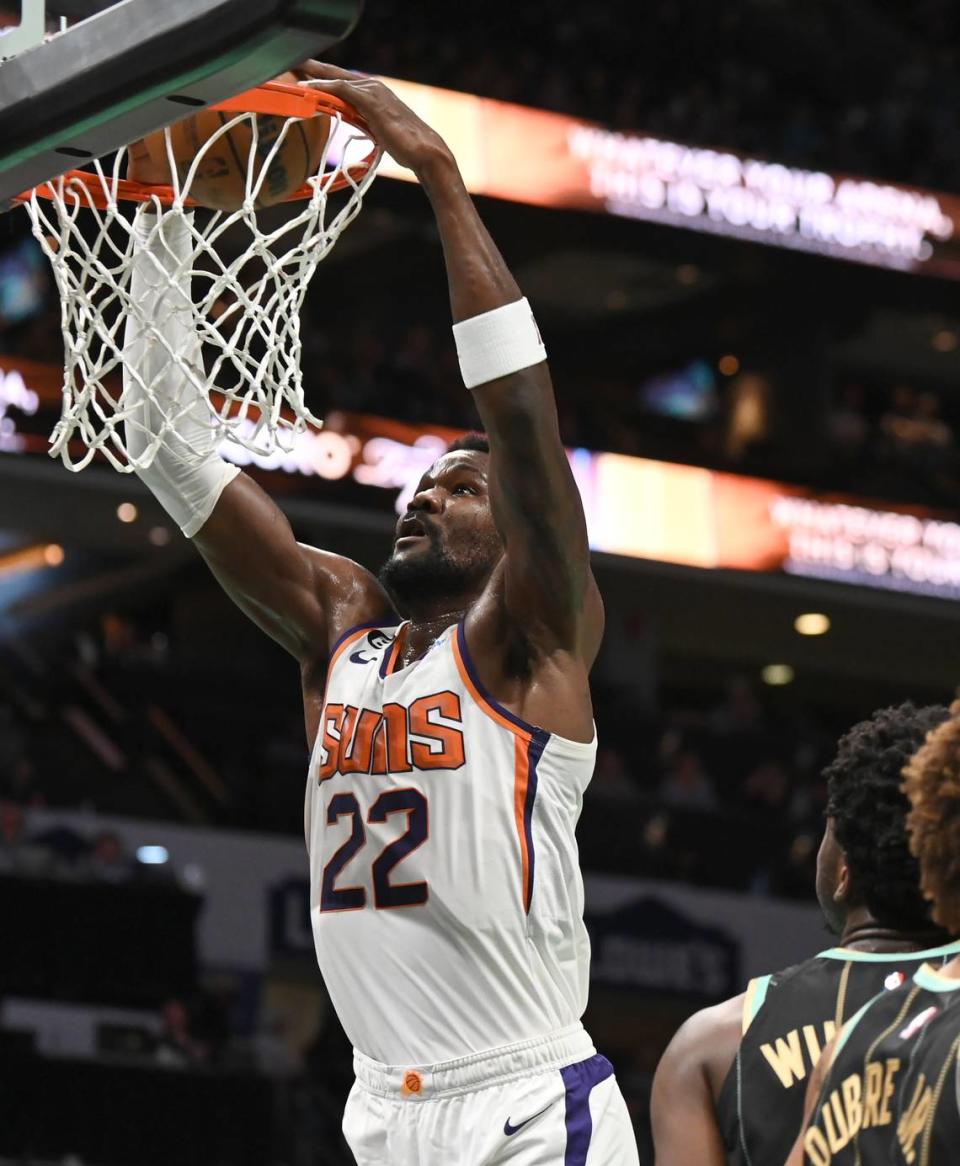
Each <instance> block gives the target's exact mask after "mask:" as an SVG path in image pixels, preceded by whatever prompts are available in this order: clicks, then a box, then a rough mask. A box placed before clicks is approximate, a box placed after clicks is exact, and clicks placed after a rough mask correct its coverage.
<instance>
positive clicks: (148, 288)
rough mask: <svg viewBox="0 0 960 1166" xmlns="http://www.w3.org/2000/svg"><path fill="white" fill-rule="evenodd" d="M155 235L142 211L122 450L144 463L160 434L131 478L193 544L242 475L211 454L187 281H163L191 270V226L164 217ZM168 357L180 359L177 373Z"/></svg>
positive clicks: (212, 436)
mask: <svg viewBox="0 0 960 1166" xmlns="http://www.w3.org/2000/svg"><path fill="white" fill-rule="evenodd" d="M157 228H158V220H157V217H156V215H155V214H154V212H153V210H152V208H151V207H149V206H145V207H141V208H140V209H139V210H138V211H137V215H136V219H135V221H134V224H133V230H134V234H135V238H136V241H137V243H136V246H137V254H136V257H135V259H134V263H133V271H132V274H131V281H130V295H131V299H132V303H133V305H134V306H133V308H132V310H131V311H130V313H129V314H128V316H127V320H126V323H125V332H124V354H123V356H124V359H123V397H122V400H121V405H122V408H123V409H124V412H125V414H126V417H127V421H126V422H125V429H126V435H125V436H126V447H127V450H128V452H129V454H130V457H131V459H137V458H141V457H143V455H144V453H145V451H146V450H147V449H148V448H149V447H150V446H151V445H152V444H153V443H154V441H155V439H156V437H157V435H158V434H160V433H163V434H164V435H163V440H162V442H161V443H160V445H159V446H158V448H157V451H156V455H155V456H154V459H153V461H152V462H151V464H150V465H149V467H147V468H146V469H137V470H136V474H137V477H138V478H139V479H140V480H141V481H142V482H143V483H144V484H145V485H146V486H147V487H148V488H149V489H150V491H151V492H152V493H153V494H154V496H155V497H156V499H157V501H158V502H159V503H160V505H161V506H162V507H163V508H164V510H166V512H167V513H168V514H169V515H170V517H171V518H172V519H173V521H174V522H175V523H176V524H177V526H179V527H180V529H181V530H182V531H183V533H184V534H185V535H186V536H187V538H192V537H193V536H194V535H195V534H196V533H197V531H199V530H200V528H201V527H202V526H203V524H204V523H205V522H206V521H207V519H208V518H209V517H210V515H211V514H212V513H213V508H214V506H216V504H217V501H218V499H219V498H220V495H221V494H222V493H223V490H224V487H225V486H226V485H227V483H228V482H231V481H233V479H234V478H235V477H236V476H237V474H239V473H240V470H239V468H238V467H237V466H231V465H228V463H227V462H225V461H223V459H222V458H221V457H220V455H219V454H218V453H217V444H218V440H217V433H216V430H215V428H214V425H213V418H212V415H211V412H210V407H209V405H208V403H207V399H206V393H205V391H204V387H203V386H204V382H205V376H204V372H203V358H202V355H201V351H200V338H199V336H198V335H197V330H196V325H195V324H194V323H193V322H192V314H191V308H190V299H189V297H190V281H189V279H188V278H186V279H185V281H184V283H185V286H184V285H181V284H174V285H173V286H171V282H170V280H169V278H168V277H169V275H171V274H173V273H175V272H176V271H177V269H178V268H179V267H180V266H181V265H183V264H186V267H187V270H189V266H190V265H189V262H188V260H189V258H190V256H191V254H192V243H191V235H190V222H189V219H187V218H186V217H185V216H184V215H182V214H178V213H176V212H173V213H170V214H169V215H165V216H163V217H162V218H161V219H160V221H159V229H157ZM143 319H150V320H151V321H152V322H153V326H154V327H157V326H159V327H160V329H161V330H162V334H163V338H164V339H165V340H166V342H167V344H168V345H169V348H170V351H168V350H167V348H166V347H165V346H164V345H163V344H162V343H158V342H157V340H156V339H150V338H149V337H147V336H145V335H144V329H143V327H142V325H141V320H143ZM171 352H172V353H176V354H177V355H178V356H179V358H180V359H181V361H182V366H181V365H180V364H178V363H177V361H176V360H175V359H174V358H173V357H172V356H171ZM148 388H149V392H148ZM171 421H172V425H171ZM168 426H169V428H166V430H165V427H168ZM164 430H165V431H164Z"/></svg>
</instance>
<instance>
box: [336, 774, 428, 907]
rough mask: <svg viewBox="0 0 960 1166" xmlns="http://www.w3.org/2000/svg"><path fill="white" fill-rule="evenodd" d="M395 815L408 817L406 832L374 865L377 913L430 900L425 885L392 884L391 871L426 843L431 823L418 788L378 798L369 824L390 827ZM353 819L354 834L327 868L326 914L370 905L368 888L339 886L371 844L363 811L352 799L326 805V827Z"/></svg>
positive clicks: (338, 797)
mask: <svg viewBox="0 0 960 1166" xmlns="http://www.w3.org/2000/svg"><path fill="white" fill-rule="evenodd" d="M392 814H406V815H407V828H406V830H405V831H404V832H403V833H402V834H401V835H400V837H399V838H395V839H394V841H393V842H390V843H388V844H387V845H386V846H385V847H384V848H383V850H382V851H381V852H380V854H379V855H378V857H377V858H375V859H374V860H373V868H372V870H373V898H374V903H375V905H376V906H377V907H378V908H384V907H415V906H417V905H418V904H419V903H425V902H426V901H427V884H426V883H392V882H391V881H390V872H391V871H392V870H393V868H394V867H395V866H396V865H397V864H398V863H401V862H403V860H404V859H405V858H406V857H407V856H408V855H410V854H412V853H413V851H415V850H416V849H417V847H418V846H421V845H422V844H423V843H424V842H426V840H427V835H428V834H429V832H430V819H429V815H428V813H427V799H426V798H425V797H424V796H423V794H422V793H421V792H420V791H419V790H416V789H388V790H384V792H383V793H382V794H381V795H380V796H379V797H378V798H377V800H376V801H375V802H374V803H373V805H372V806H371V807H370V810H369V812H368V814H367V822H368V823H370V822H386V820H387V819H388V818H389V817H390V816H391V815H392ZM346 817H349V818H350V835H349V837H348V838H347V840H346V841H345V842H344V843H342V844H341V846H339V847H338V849H337V850H336V851H335V853H334V854H333V856H332V858H331V859H330V861H329V862H328V863H327V865H326V866H325V867H324V868H323V881H322V883H321V885H320V910H321V911H356V910H359V909H360V908H361V907H365V906H366V905H367V892H366V888H365V887H338V886H337V877H338V875H339V874H340V872H341V871H342V870H343V868H344V867H345V866H346V865H347V863H348V862H349V861H350V860H351V858H353V856H354V855H355V854H356V853H357V851H358V850H359V849H360V847H361V846H363V844H364V842H365V841H366V832H365V831H364V828H363V812H362V811H361V809H360V805H359V803H358V802H357V799H356V798H355V797H354V795H353V794H349V793H343V794H334V796H333V797H332V798H331V799H330V805H329V806H327V825H328V826H335V825H336V824H337V822H339V821H340V819H341V818H346Z"/></svg>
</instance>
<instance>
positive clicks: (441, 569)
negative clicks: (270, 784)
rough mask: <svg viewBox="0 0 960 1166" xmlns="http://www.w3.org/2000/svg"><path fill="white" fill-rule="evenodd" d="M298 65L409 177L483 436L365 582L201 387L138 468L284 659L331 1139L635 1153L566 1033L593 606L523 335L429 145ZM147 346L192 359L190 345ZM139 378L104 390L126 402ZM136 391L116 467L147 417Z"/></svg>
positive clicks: (143, 356)
mask: <svg viewBox="0 0 960 1166" xmlns="http://www.w3.org/2000/svg"><path fill="white" fill-rule="evenodd" d="M304 71H305V73H306V74H307V75H308V76H310V77H311V78H315V79H317V80H318V81H320V82H321V84H322V85H323V87H324V88H325V89H326V90H327V91H329V92H330V93H332V94H333V95H335V96H336V97H340V98H343V99H344V100H346V101H347V102H349V103H350V104H351V105H353V106H354V107H355V108H356V109H357V110H359V112H360V113H361V114H362V115H363V117H364V118H365V119H366V121H367V123H368V125H369V127H370V129H371V131H372V134H373V136H374V137H375V138H376V140H377V141H378V142H379V144H380V145H381V146H383V147H384V148H385V149H386V150H388V151H389V153H390V154H391V155H392V156H393V157H394V158H395V159H396V161H397V162H399V163H400V164H401V165H404V166H407V167H409V168H410V169H411V170H412V171H413V172H414V173H415V174H416V175H417V177H418V178H419V180H420V183H421V185H422V186H423V189H424V191H425V192H426V194H427V196H428V198H429V200H430V202H431V204H432V206H433V211H434V214H435V217H436V223H437V227H438V230H439V234H440V238H441V240H442V244H443V252H444V258H445V262H446V269H447V277H448V282H449V289H450V301H451V306H452V311H453V318H454V321H455V325H454V333H455V338H456V343H457V349H458V355H459V358H460V364H461V369H462V371H463V375H464V380H465V383H466V385H467V386H468V387H469V388H472V389H473V390H474V399H475V401H476V404H477V408H478V410H479V412H480V416H481V419H482V421H483V424H484V426H485V428H486V432H487V437H486V438H482V439H481V438H476V437H475V438H470V439H467V440H465V441H463V442H459V443H457V444H455V445H454V446H452V447H451V449H450V450H449V451H448V452H447V453H446V454H444V456H442V457H441V458H439V459H438V460H437V462H436V463H435V464H434V465H433V466H432V467H431V468H430V470H429V471H428V472H427V473H426V474H425V475H424V477H423V478H422V479H421V481H420V483H419V486H418V487H417V490H416V493H415V494H414V496H413V499H412V501H411V503H410V505H409V508H408V510H407V512H406V514H404V516H403V517H402V518H401V519H400V521H399V523H398V525H397V532H396V540H395V543H394V547H393V552H392V554H391V555H390V558H389V559H388V560H387V563H386V565H385V566H384V568H383V570H382V571H381V573H380V577H379V579H377V578H376V577H374V576H373V575H372V574H370V572H369V571H367V570H365V569H364V568H363V567H361V566H359V565H358V564H356V563H354V562H351V561H349V560H347V559H345V558H342V557H340V556H339V555H334V554H330V553H327V552H324V551H320V550H315V549H313V548H310V547H304V546H301V545H299V544H298V543H297V542H296V540H295V539H294V536H293V534H292V532H291V529H290V526H289V524H288V523H287V521H286V519H285V518H284V516H283V515H282V513H281V512H280V510H279V509H278V508H277V507H276V506H275V505H274V503H273V502H272V501H271V500H270V499H269V498H268V496H267V495H266V494H265V493H264V492H263V491H262V490H261V489H260V488H259V487H258V486H257V485H256V484H255V483H254V482H253V481H252V480H251V479H250V478H249V477H247V476H246V475H243V474H239V473H238V472H237V471H236V470H235V469H234V468H230V467H227V466H226V465H225V464H224V463H223V462H222V461H221V460H220V459H219V457H218V456H217V455H216V453H215V451H214V449H213V438H212V435H211V434H210V432H209V426H208V423H207V421H206V417H205V412H204V411H205V405H204V403H203V402H201V401H198V402H197V405H196V408H194V409H193V410H192V411H188V412H187V413H186V414H184V415H183V416H182V417H181V419H180V421H179V422H178V426H177V439H176V440H174V441H168V442H167V444H166V446H165V447H164V448H162V449H161V451H160V454H159V456H158V457H157V459H156V461H155V462H154V463H153V465H152V467H151V468H150V469H149V470H147V471H144V472H143V473H142V474H141V476H142V477H143V479H144V481H145V482H146V483H147V485H148V486H150V488H151V489H152V490H153V491H154V492H155V494H156V495H157V497H158V499H159V500H160V502H161V503H162V504H163V505H164V506H165V507H166V509H167V510H168V512H169V513H170V514H171V516H172V517H173V518H174V519H175V520H176V521H177V522H178V524H179V525H180V526H181V528H182V529H183V531H184V533H186V534H187V535H188V536H190V537H192V538H193V540H194V542H195V544H196V546H197V548H198V550H199V551H200V553H201V554H202V555H203V557H204V558H205V559H206V561H207V562H208V564H209V565H210V567H211V569H212V571H213V573H214V575H215V576H216V577H217V579H218V580H219V581H220V583H221V584H222V585H223V587H224V588H225V590H226V591H227V592H228V594H229V595H230V596H231V597H232V598H233V599H234V600H235V602H236V603H237V604H238V605H239V606H240V607H241V608H242V609H243V610H244V611H245V612H246V613H247V614H248V615H249V616H250V617H251V618H252V619H253V620H254V621H255V622H256V623H257V624H259V626H260V627H261V628H263V629H264V631H266V632H267V633H268V634H269V635H271V636H272V637H273V638H274V639H276V640H277V641H278V642H279V643H280V644H282V645H283V646H284V647H285V648H287V649H288V651H289V652H290V653H291V654H292V655H293V656H295V657H296V659H297V660H298V662H299V665H300V670H301V676H302V686H303V701H304V710H305V715H306V725H307V733H308V736H309V740H310V744H311V746H312V756H311V760H310V767H309V773H308V782H307V795H306V833H307V843H308V849H309V855H310V873H311V909H312V921H313V930H314V936H315V940H316V948H317V955H318V958H319V962H320V966H321V969H322V971H323V975H324V979H325V981H326V983H327V987H328V989H329V991H330V995H331V998H332V1000H333V1003H334V1006H335V1008H336V1011H337V1014H338V1016H339V1017H340V1020H341V1021H342V1023H343V1025H344V1028H345V1029H346V1032H347V1035H348V1036H349V1038H350V1039H351V1041H352V1042H353V1044H354V1046H355V1049H356V1053H355V1069H356V1076H357V1081H356V1084H355V1086H354V1089H353V1091H352V1093H351V1095H350V1100H349V1102H348V1106H347V1111H346V1115H345V1118H344V1131H345V1134H346V1137H347V1140H348V1142H349V1144H350V1146H351V1148H352V1150H353V1152H354V1154H355V1156H356V1158H357V1161H358V1162H359V1163H360V1164H361V1166H374V1164H376V1166H384V1164H387V1163H393V1164H396V1166H406V1164H411V1166H412V1164H413V1163H417V1164H418V1166H433V1164H436V1166H453V1164H456V1166H471V1164H477V1166H480V1164H481V1163H483V1164H484V1166H496V1164H498V1163H501V1162H503V1163H506V1162H508V1161H509V1162H510V1163H516V1164H518V1166H519V1164H522V1166H541V1164H542V1166H548V1164H550V1166H561V1164H563V1166H584V1164H588V1166H631V1164H634V1163H636V1162H637V1160H638V1159H637V1151H636V1144H635V1142H634V1138H633V1133H632V1129H631V1125H630V1120H629V1117H628V1114H627V1110H626V1106H625V1104H624V1101H623V1098H622V1097H621V1095H620V1092H619V1089H618V1087H617V1084H616V1081H615V1079H614V1077H613V1070H612V1067H611V1066H610V1064H609V1062H607V1061H606V1060H605V1059H604V1058H603V1057H600V1056H597V1055H596V1052H595V1050H594V1048H593V1045H592V1043H591V1041H590V1038H589V1037H588V1036H587V1034H586V1032H585V1031H584V1029H583V1027H582V1025H581V1023H580V1016H581V1014H582V1012H583V1009H584V1007H585V1003H586V995H587V982H588V968H589V944H588V940H587V935H586V931H585V929H584V925H583V921H582V909H583V891H582V882H581V878H580V873H579V869H578V865H577V852H576V844H575V840H574V828H575V825H576V821H577V817H578V815H579V811H580V804H581V798H582V795H583V791H584V789H585V788H586V785H587V783H588V782H589V780H590V776H591V772H592V768H593V761H594V755H595V749H596V743H595V738H594V728H593V717H592V712H591V703H590V691H589V686H588V679H587V678H588V673H589V670H590V667H591V664H592V663H593V660H594V657H595V656H596V653H597V650H598V647H599V643H600V637H601V634H602V628H603V609H602V604H601V600H600V596H599V593H598V590H597V587H596V584H595V582H594V579H593V576H592V574H591V571H590V562H589V553H588V545H587V534H586V526H585V522H584V515H583V510H582V507H581V502H580V498H579V495H578V492H577V489H576V486H575V483H574V480H573V476H572V474H571V472H570V468H569V465H568V463H567V459H566V456H565V453H564V450H563V446H562V444H561V442H560V437H559V432H558V427H557V417H556V409H555V405H554V399H553V391H552V388H551V383H550V377H549V373H548V370H547V365H546V363H545V359H546V353H545V350H544V346H543V343H542V341H541V338H540V335H539V333H538V331H537V328H536V325H535V323H534V320H533V317H532V315H531V312H530V309H529V307H528V305H527V303H526V301H525V300H523V299H522V298H521V295H520V291H519V289H518V287H517V285H516V283H515V281H514V279H513V277H512V275H511V274H510V272H509V270H508V269H507V267H506V265H505V263H504V261H503V259H502V257H501V255H500V253H499V251H498V250H497V248H496V246H495V245H494V243H493V241H492V240H491V238H490V236H489V235H488V234H487V231H486V230H485V228H484V226H483V224H482V223H481V221H480V218H479V216H478V214H477V212H476V210H475V208H474V206H473V203H472V201H471V199H470V197H469V196H468V194H467V192H466V189H465V187H464V185H463V181H462V179H461V177H460V174H459V171H458V169H457V166H456V163H455V161H454V159H453V156H452V155H451V153H450V150H449V149H448V147H447V146H446V145H445V143H444V142H443V141H442V140H441V139H440V138H439V137H438V136H437V134H435V133H434V132H433V131H432V130H430V129H429V128H428V127H427V126H426V125H425V124H424V123H423V122H422V121H420V119H419V118H417V117H416V116H415V115H414V114H413V113H412V112H411V111H410V110H409V109H408V108H407V107H406V106H405V105H403V104H402V103H401V102H400V101H399V100H398V99H397V98H396V97H395V96H394V95H393V94H392V93H391V92H390V91H389V90H388V89H386V88H385V87H384V86H382V85H381V84H379V83H378V82H376V81H373V80H370V79H366V78H362V77H359V76H357V75H355V74H351V73H348V72H345V71H344V70H341V69H336V68H333V67H330V66H325V65H319V64H316V63H313V62H311V63H309V64H308V65H307V66H305V68H304ZM145 237H146V236H145V233H144V234H142V235H141V239H143V238H145ZM187 245H188V241H186V240H181V239H179V238H178V237H177V231H176V230H175V229H174V228H173V227H172V228H171V230H170V232H169V233H167V234H166V235H165V236H164V245H163V247H157V248H156V253H151V254H141V255H139V256H138V261H137V267H136V269H135V272H134V279H135V285H134V295H135V296H136V298H137V300H138V302H140V303H141V304H143V305H145V306H146V307H147V308H148V309H149V307H150V306H151V303H152V301H151V296H156V295H158V294H162V293H158V292H157V291H156V289H155V286H154V283H153V282H152V281H151V269H152V265H156V264H157V263H161V264H168V263H175V262H176V261H177V257H178V255H181V254H182V253H183V248H184V247H186V246H187ZM142 250H143V251H146V250H147V249H146V247H145V246H144V247H143V248H142ZM185 294H186V293H185ZM158 306H159V305H158ZM173 316H174V319H173V322H172V323H171V326H170V327H171V331H172V332H174V333H175V331H176V328H177V327H178V325H177V323H176V312H174V314H173ZM128 327H129V329H130V331H129V333H128V338H127V340H128V348H127V363H128V365H129V366H130V368H131V369H139V370H141V371H143V370H145V369H149V371H150V373H151V374H155V373H156V372H158V371H160V370H162V367H163V363H162V362H164V361H165V360H166V357H165V354H164V353H161V352H158V351H157V350H156V349H155V348H150V347H148V346H147V345H146V344H145V343H144V342H143V339H142V337H141V336H139V335H138V334H137V332H136V325H135V323H134V322H133V321H131V322H130V324H129V325H128ZM168 339H169V340H170V342H171V345H174V344H175V345H176V346H178V347H179V348H180V349H181V351H187V352H188V353H189V354H190V358H191V359H193V360H196V359H198V351H197V344H196V340H195V338H194V337H192V336H176V335H171V336H170V337H169V338H168ZM157 362H160V367H159V369H158V367H157ZM169 376H170V377H171V378H175V377H176V372H175V369H173V368H172V367H171V369H170V371H169ZM137 392H138V390H137V383H136V378H135V377H132V376H130V377H127V378H126V385H125V394H126V403H127V404H128V405H129V404H130V403H131V402H140V398H139V397H138V396H137ZM140 404H141V406H142V407H141V411H140V412H139V414H137V413H135V414H134V416H135V419H136V421H137V422H138V423H139V424H134V425H130V426H128V432H127V440H128V445H130V446H132V452H134V453H135V454H136V453H137V452H138V449H139V448H140V447H142V445H143V444H144V443H145V442H146V441H147V440H148V439H149V434H150V433H151V432H155V431H156V421H157V418H156V417H154V416H153V415H152V412H151V411H152V409H153V408H154V406H153V405H152V404H151V403H150V402H149V401H147V400H145V399H144V400H143V401H142V402H140ZM140 430H142V432H140ZM138 441H139V443H140V445H139V447H138ZM395 612H396V613H399V614H400V615H401V616H402V617H404V618H403V622H401V623H400V624H399V626H397V620H396V616H395V614H394V613H395Z"/></svg>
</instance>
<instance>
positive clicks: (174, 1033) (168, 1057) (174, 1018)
mask: <svg viewBox="0 0 960 1166" xmlns="http://www.w3.org/2000/svg"><path fill="white" fill-rule="evenodd" d="M162 1020H163V1026H162V1028H161V1031H160V1036H159V1038H158V1040H157V1047H156V1058H157V1062H158V1063H159V1064H161V1065H166V1066H167V1067H169V1068H171V1069H186V1068H189V1067H190V1066H192V1065H199V1064H203V1063H204V1062H205V1061H206V1059H207V1053H206V1050H205V1049H204V1047H203V1046H202V1045H200V1044H199V1043H198V1042H197V1041H196V1040H195V1039H194V1037H193V1034H192V1032H191V1030H190V1020H189V1014H188V1012H187V1007H186V1005H185V1004H184V1002H183V1001H182V1000H175V999H174V1000H168V1001H167V1002H166V1003H165V1004H164V1006H163V1011H162Z"/></svg>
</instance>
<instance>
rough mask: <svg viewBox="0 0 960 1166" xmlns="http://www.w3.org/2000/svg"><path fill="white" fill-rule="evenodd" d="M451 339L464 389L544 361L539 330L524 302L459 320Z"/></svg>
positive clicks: (506, 305)
mask: <svg viewBox="0 0 960 1166" xmlns="http://www.w3.org/2000/svg"><path fill="white" fill-rule="evenodd" d="M453 339H454V341H455V342H456V345H457V358H458V359H459V361H460V372H461V373H462V374H463V383H464V384H465V385H466V386H467V388H468V389H473V388H476V386H477V385H485V384H486V383H487V382H488V381H495V380H496V379H497V378H498V377H506V376H509V375H510V374H511V373H514V372H520V371H521V370H522V369H525V368H530V367H531V366H532V365H534V364H541V363H542V362H543V361H545V360H546V359H547V350H546V348H545V347H544V345H543V340H542V338H541V336H540V329H539V328H538V327H537V322H536V320H535V319H534V318H533V312H532V311H531V309H530V304H529V303H528V302H527V300H526V299H522V300H516V301H515V302H514V303H512V304H504V305H503V307H502V308H494V309H493V311H492V312H484V313H483V314H482V315H480V316H471V317H470V319H469V320H461V321H460V323H459V324H454V326H453Z"/></svg>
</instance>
